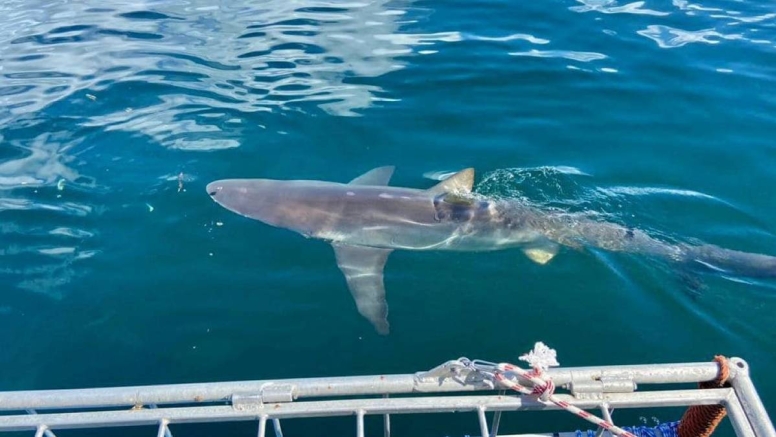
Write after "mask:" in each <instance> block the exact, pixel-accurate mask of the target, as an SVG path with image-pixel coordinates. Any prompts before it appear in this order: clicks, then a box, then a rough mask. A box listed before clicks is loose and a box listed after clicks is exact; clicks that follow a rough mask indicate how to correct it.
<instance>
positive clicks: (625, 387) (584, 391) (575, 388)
mask: <svg viewBox="0 0 776 437" xmlns="http://www.w3.org/2000/svg"><path fill="white" fill-rule="evenodd" d="M566 386H567V387H566V388H568V390H569V391H571V394H572V395H574V397H575V398H577V399H602V398H603V395H604V393H633V392H634V391H636V383H635V382H634V381H633V380H632V379H631V378H615V377H611V376H602V377H601V378H598V379H581V380H576V379H572V381H571V382H570V383H568V384H566Z"/></svg>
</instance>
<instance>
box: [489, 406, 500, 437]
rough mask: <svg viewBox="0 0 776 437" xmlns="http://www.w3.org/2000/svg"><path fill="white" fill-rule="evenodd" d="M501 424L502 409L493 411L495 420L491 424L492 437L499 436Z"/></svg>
mask: <svg viewBox="0 0 776 437" xmlns="http://www.w3.org/2000/svg"><path fill="white" fill-rule="evenodd" d="M500 424H501V411H494V412H493V422H491V424H490V437H496V436H498V427H499V425H500Z"/></svg>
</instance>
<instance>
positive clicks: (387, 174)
mask: <svg viewBox="0 0 776 437" xmlns="http://www.w3.org/2000/svg"><path fill="white" fill-rule="evenodd" d="M394 169H395V167H394V166H392V165H388V166H385V167H377V168H373V169H372V170H369V171H368V172H366V173H364V174H362V175H361V176H359V177H357V178H355V179H353V180H352V181H350V182H348V183H349V184H350V185H388V182H390V180H391V176H393V170H394Z"/></svg>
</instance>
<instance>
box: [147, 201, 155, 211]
mask: <svg viewBox="0 0 776 437" xmlns="http://www.w3.org/2000/svg"><path fill="white" fill-rule="evenodd" d="M146 206H147V207H148V212H154V207H153V206H151V204H150V203H146Z"/></svg>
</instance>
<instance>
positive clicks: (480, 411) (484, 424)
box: [477, 405, 490, 437]
mask: <svg viewBox="0 0 776 437" xmlns="http://www.w3.org/2000/svg"><path fill="white" fill-rule="evenodd" d="M477 418H478V419H479V420H480V435H481V436H482V437H485V436H489V435H490V432H488V419H487V418H486V417H485V406H483V405H480V406H479V407H477Z"/></svg>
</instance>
